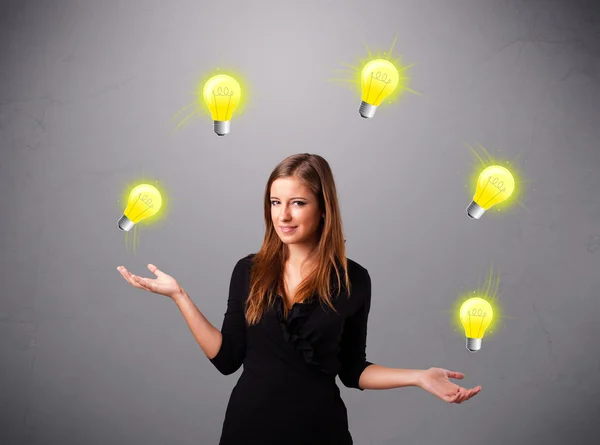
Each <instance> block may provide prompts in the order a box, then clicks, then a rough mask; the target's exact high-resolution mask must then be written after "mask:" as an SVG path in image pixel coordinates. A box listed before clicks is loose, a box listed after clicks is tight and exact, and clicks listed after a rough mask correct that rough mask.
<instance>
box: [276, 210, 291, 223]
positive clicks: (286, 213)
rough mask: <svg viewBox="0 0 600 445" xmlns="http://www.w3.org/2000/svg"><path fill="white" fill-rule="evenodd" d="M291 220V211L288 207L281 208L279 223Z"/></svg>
mask: <svg viewBox="0 0 600 445" xmlns="http://www.w3.org/2000/svg"><path fill="white" fill-rule="evenodd" d="M289 219H290V209H289V208H288V207H286V206H281V209H280V210H279V221H281V222H285V221H288V220H289Z"/></svg>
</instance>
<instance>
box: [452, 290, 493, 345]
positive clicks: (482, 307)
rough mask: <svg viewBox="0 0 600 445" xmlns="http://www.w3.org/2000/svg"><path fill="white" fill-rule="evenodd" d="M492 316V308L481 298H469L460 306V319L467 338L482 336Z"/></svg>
mask: <svg viewBox="0 0 600 445" xmlns="http://www.w3.org/2000/svg"><path fill="white" fill-rule="evenodd" d="M493 318H494V310H493V309H492V306H491V305H490V303H488V302H487V300H485V299H483V298H480V297H473V298H469V299H468V300H467V301H465V302H464V303H463V304H462V306H461V307H460V321H461V323H462V325H463V328H464V329H465V336H466V337H467V338H483V334H484V333H485V330H486V329H487V328H488V326H489V325H490V323H491V322H492V319H493Z"/></svg>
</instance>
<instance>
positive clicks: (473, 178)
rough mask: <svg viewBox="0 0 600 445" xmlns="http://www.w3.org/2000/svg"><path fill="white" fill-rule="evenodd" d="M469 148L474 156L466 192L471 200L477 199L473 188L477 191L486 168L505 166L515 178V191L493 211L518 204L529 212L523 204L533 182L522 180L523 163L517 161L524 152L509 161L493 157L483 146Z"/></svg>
mask: <svg viewBox="0 0 600 445" xmlns="http://www.w3.org/2000/svg"><path fill="white" fill-rule="evenodd" d="M467 147H468V148H469V150H470V151H471V154H472V155H473V158H472V163H471V169H472V170H471V173H470V175H469V182H468V183H465V192H466V193H467V194H468V195H469V199H471V197H473V198H476V197H477V192H475V194H474V195H473V194H472V193H473V188H475V189H476V188H477V187H478V182H479V177H480V176H481V174H482V173H483V171H484V170H485V169H486V168H488V167H492V166H503V167H505V168H506V169H507V170H509V171H510V174H511V176H512V177H513V181H512V182H513V191H512V193H511V194H510V196H507V197H506V199H505V200H504V201H501V202H497V203H495V204H494V209H493V210H495V211H496V212H500V211H503V210H504V211H505V210H507V209H508V208H510V207H511V206H512V205H513V204H515V203H516V204H518V205H519V206H521V207H522V208H524V209H525V210H527V207H525V204H523V202H522V198H523V197H524V194H525V188H526V187H525V186H526V184H527V183H529V182H533V181H531V180H524V179H522V173H521V172H520V167H519V165H518V164H521V162H519V163H518V164H517V161H518V160H519V158H520V156H521V155H522V154H523V151H521V152H520V153H519V154H518V155H517V156H516V157H515V158H514V159H512V160H510V161H509V160H507V159H505V158H504V159H503V158H501V157H499V156H493V155H492V154H491V153H490V152H489V151H488V150H487V149H486V148H485V147H484V146H482V145H481V144H477V146H476V147H473V146H471V145H468V144H467ZM497 151H500V150H497ZM524 162H527V160H525V161H524ZM521 165H522V164H521ZM534 190H535V189H534ZM477 204H478V205H481V204H479V203H477ZM484 210H485V208H484Z"/></svg>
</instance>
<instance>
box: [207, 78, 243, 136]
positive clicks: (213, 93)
mask: <svg viewBox="0 0 600 445" xmlns="http://www.w3.org/2000/svg"><path fill="white" fill-rule="evenodd" d="M241 94H242V89H241V88H240V84H239V83H238V82H237V80H235V79H234V78H233V77H231V76H228V75H227V74H217V75H216V76H213V77H211V78H210V79H208V80H207V81H206V83H205V84H204V88H203V90H202V95H203V96H204V102H206V105H207V106H208V109H209V110H210V115H211V116H212V119H213V121H214V129H215V133H217V134H218V135H219V136H225V135H226V134H229V128H230V121H231V115H232V114H233V111H234V110H235V107H236V106H237V104H238V102H239V101H240V97H241Z"/></svg>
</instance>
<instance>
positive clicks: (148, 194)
mask: <svg viewBox="0 0 600 445" xmlns="http://www.w3.org/2000/svg"><path fill="white" fill-rule="evenodd" d="M161 205H162V196H161V195H160V192H159V191H158V190H157V189H156V187H154V186H152V185H149V184H141V185H138V186H136V187H134V189H133V190H131V193H129V198H128V199H127V207H126V208H125V212H123V216H121V218H120V219H119V229H121V230H124V231H126V232H127V231H129V230H130V229H131V228H132V227H133V226H134V224H135V223H138V222H140V221H141V220H143V219H146V218H149V217H150V216H152V215H154V214H155V213H156V212H158V211H159V210H160V207H161Z"/></svg>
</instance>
